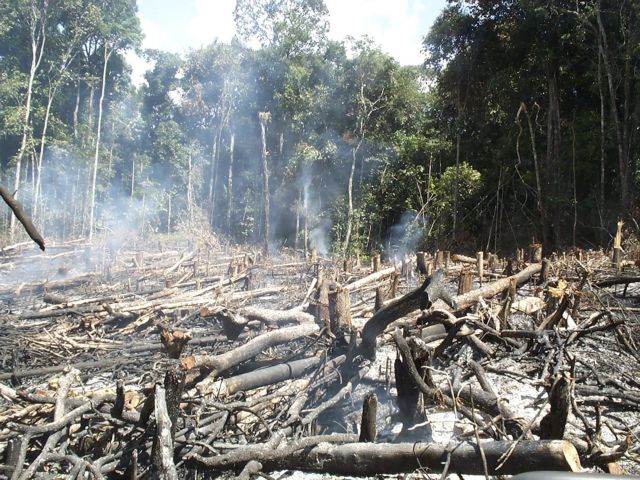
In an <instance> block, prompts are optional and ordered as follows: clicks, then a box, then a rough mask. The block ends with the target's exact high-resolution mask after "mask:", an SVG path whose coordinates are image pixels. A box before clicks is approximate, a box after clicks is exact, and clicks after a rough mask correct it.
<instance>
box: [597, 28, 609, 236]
mask: <svg viewBox="0 0 640 480" xmlns="http://www.w3.org/2000/svg"><path fill="white" fill-rule="evenodd" d="M599 45H600V40H598V46H599ZM597 55H598V96H599V97H600V209H599V210H600V212H599V215H600V243H601V244H602V245H604V242H605V238H606V237H605V232H606V231H607V230H606V227H605V221H604V219H605V197H604V184H605V158H606V157H605V141H606V140H605V120H604V117H605V105H604V91H603V88H602V55H601V54H600V49H598V54H597Z"/></svg>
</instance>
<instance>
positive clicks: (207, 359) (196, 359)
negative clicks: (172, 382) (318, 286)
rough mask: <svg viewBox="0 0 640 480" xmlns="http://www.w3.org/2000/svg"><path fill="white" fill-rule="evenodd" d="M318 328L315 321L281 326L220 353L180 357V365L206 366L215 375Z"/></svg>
mask: <svg viewBox="0 0 640 480" xmlns="http://www.w3.org/2000/svg"><path fill="white" fill-rule="evenodd" d="M319 330H320V329H319V327H318V326H317V325H316V324H315V323H309V324H304V325H298V326H295V327H288V328H281V329H279V330H274V331H272V332H268V333H265V334H262V335H259V336H257V337H255V338H253V339H251V340H249V341H248V342H247V343H245V344H244V345H242V346H240V347H238V348H234V349H232V350H230V351H228V352H225V353H222V354H220V355H191V356H189V357H185V358H183V359H182V361H181V365H182V368H184V369H186V370H192V369H194V368H206V369H209V370H211V373H212V374H213V376H217V375H219V374H220V373H222V372H224V371H225V370H228V369H229V368H231V367H234V366H236V365H238V364H240V363H242V362H244V361H246V360H249V359H251V358H253V357H255V356H257V355H258V354H260V353H262V352H263V351H264V350H266V349H267V348H269V347H273V346H276V345H280V344H282V343H287V342H291V341H293V340H297V339H298V338H301V337H305V336H307V335H311V334H313V333H316V332H318V331H319Z"/></svg>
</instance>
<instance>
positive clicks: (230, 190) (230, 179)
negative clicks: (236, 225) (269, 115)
mask: <svg viewBox="0 0 640 480" xmlns="http://www.w3.org/2000/svg"><path fill="white" fill-rule="evenodd" d="M235 146H236V134H235V132H231V137H230V138H229V171H228V172H227V198H228V202H227V232H228V233H229V234H231V215H232V212H233V161H234V154H235Z"/></svg>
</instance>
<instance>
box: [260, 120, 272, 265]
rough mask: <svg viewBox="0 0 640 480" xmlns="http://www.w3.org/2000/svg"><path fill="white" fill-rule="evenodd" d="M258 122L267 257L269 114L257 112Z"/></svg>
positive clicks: (264, 241) (266, 252) (264, 247)
mask: <svg viewBox="0 0 640 480" xmlns="http://www.w3.org/2000/svg"><path fill="white" fill-rule="evenodd" d="M258 121H259V122H260V144H261V146H262V147H261V155H260V158H261V160H262V202H263V206H264V210H263V211H264V217H263V222H264V223H263V228H262V235H263V240H262V241H263V246H262V249H263V252H264V254H265V255H269V166H268V165H267V155H268V152H267V123H269V122H270V121H271V113H269V112H259V113H258Z"/></svg>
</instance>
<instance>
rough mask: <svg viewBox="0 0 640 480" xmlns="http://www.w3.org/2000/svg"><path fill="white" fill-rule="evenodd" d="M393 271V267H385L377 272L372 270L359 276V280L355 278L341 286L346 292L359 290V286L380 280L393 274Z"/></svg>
mask: <svg viewBox="0 0 640 480" xmlns="http://www.w3.org/2000/svg"><path fill="white" fill-rule="evenodd" d="M395 271H396V269H395V267H389V268H385V269H384V270H380V271H379V272H374V273H372V274H371V275H367V276H366V277H364V278H361V279H360V280H356V281H355V282H351V283H348V284H347V285H344V286H343V287H342V288H344V289H345V290H347V291H348V292H355V291H356V290H359V289H360V288H362V287H364V286H366V285H369V284H371V283H376V282H378V281H380V280H382V279H383V278H386V277H388V276H389V275H393V274H394V273H395Z"/></svg>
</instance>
